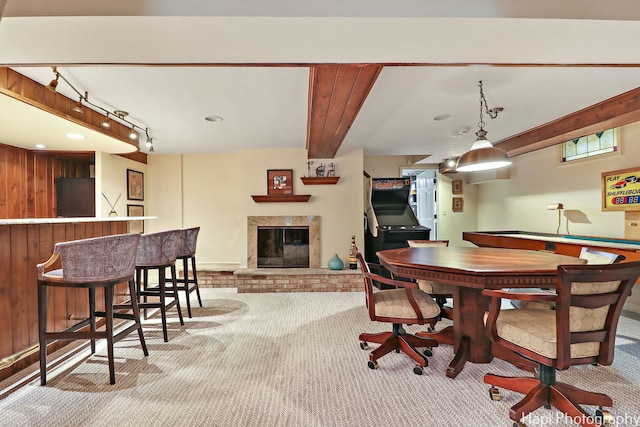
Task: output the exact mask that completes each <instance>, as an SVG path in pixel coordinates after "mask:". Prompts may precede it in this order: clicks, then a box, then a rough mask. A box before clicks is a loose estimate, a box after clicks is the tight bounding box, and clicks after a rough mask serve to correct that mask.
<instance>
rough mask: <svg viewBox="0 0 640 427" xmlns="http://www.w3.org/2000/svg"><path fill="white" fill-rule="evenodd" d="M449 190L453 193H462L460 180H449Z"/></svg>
mask: <svg viewBox="0 0 640 427" xmlns="http://www.w3.org/2000/svg"><path fill="white" fill-rule="evenodd" d="M451 192H452V193H453V194H462V180H460V179H456V180H455V181H451Z"/></svg>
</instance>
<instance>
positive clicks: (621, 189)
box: [601, 167, 640, 211]
mask: <svg viewBox="0 0 640 427" xmlns="http://www.w3.org/2000/svg"><path fill="white" fill-rule="evenodd" d="M601 176H602V210H603V211H640V168H638V167H635V168H631V169H621V170H617V171H611V172H602V173H601Z"/></svg>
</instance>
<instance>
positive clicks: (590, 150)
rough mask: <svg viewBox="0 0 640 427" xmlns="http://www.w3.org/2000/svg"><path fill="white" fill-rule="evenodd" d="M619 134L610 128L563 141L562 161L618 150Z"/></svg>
mask: <svg viewBox="0 0 640 427" xmlns="http://www.w3.org/2000/svg"><path fill="white" fill-rule="evenodd" d="M617 134H618V132H617V131H616V129H608V130H605V131H603V132H598V133H595V134H593V135H587V136H583V137H581V138H576V139H573V140H571V141H567V142H565V143H563V144H562V162H563V163H566V162H570V161H573V160H578V159H584V158H587V157H592V156H598V155H600V154H606V153H613V152H615V151H618V137H617Z"/></svg>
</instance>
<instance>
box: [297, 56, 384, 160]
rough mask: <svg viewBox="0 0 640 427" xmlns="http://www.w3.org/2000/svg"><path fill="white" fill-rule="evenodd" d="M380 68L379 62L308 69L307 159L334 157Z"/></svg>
mask: <svg viewBox="0 0 640 427" xmlns="http://www.w3.org/2000/svg"><path fill="white" fill-rule="evenodd" d="M381 70H382V65H379V64H374V65H328V66H312V67H311V68H310V69H309V107H308V116H307V117H308V118H307V157H308V158H310V159H332V158H334V157H335V155H336V153H337V152H338V149H339V148H340V145H341V144H342V141H343V140H344V138H345V136H346V135H347V132H349V129H350V128H351V125H352V124H353V121H354V120H355V118H356V116H357V115H358V112H359V111H360V108H361V107H362V105H363V104H364V101H365V99H366V98H367V95H369V92H370V91H371V88H372V87H373V84H374V83H375V82H376V79H377V78H378V75H379V74H380V71H381Z"/></svg>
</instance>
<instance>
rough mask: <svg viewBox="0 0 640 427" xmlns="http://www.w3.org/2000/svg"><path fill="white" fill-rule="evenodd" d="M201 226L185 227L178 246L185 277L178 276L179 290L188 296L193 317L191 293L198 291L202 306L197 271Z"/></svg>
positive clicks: (188, 305)
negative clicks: (197, 252) (197, 251)
mask: <svg viewBox="0 0 640 427" xmlns="http://www.w3.org/2000/svg"><path fill="white" fill-rule="evenodd" d="M199 232H200V227H193V228H184V229H182V232H181V234H180V237H181V238H180V245H179V247H178V256H177V259H178V260H182V270H183V277H178V278H177V279H176V282H177V283H178V291H184V292H185V295H186V297H187V314H188V315H189V317H191V301H189V295H190V294H191V292H193V291H196V295H197V296H198V304H200V307H202V299H201V298H200V288H198V273H197V271H196V245H197V241H198V233H199ZM189 260H191V277H189Z"/></svg>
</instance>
